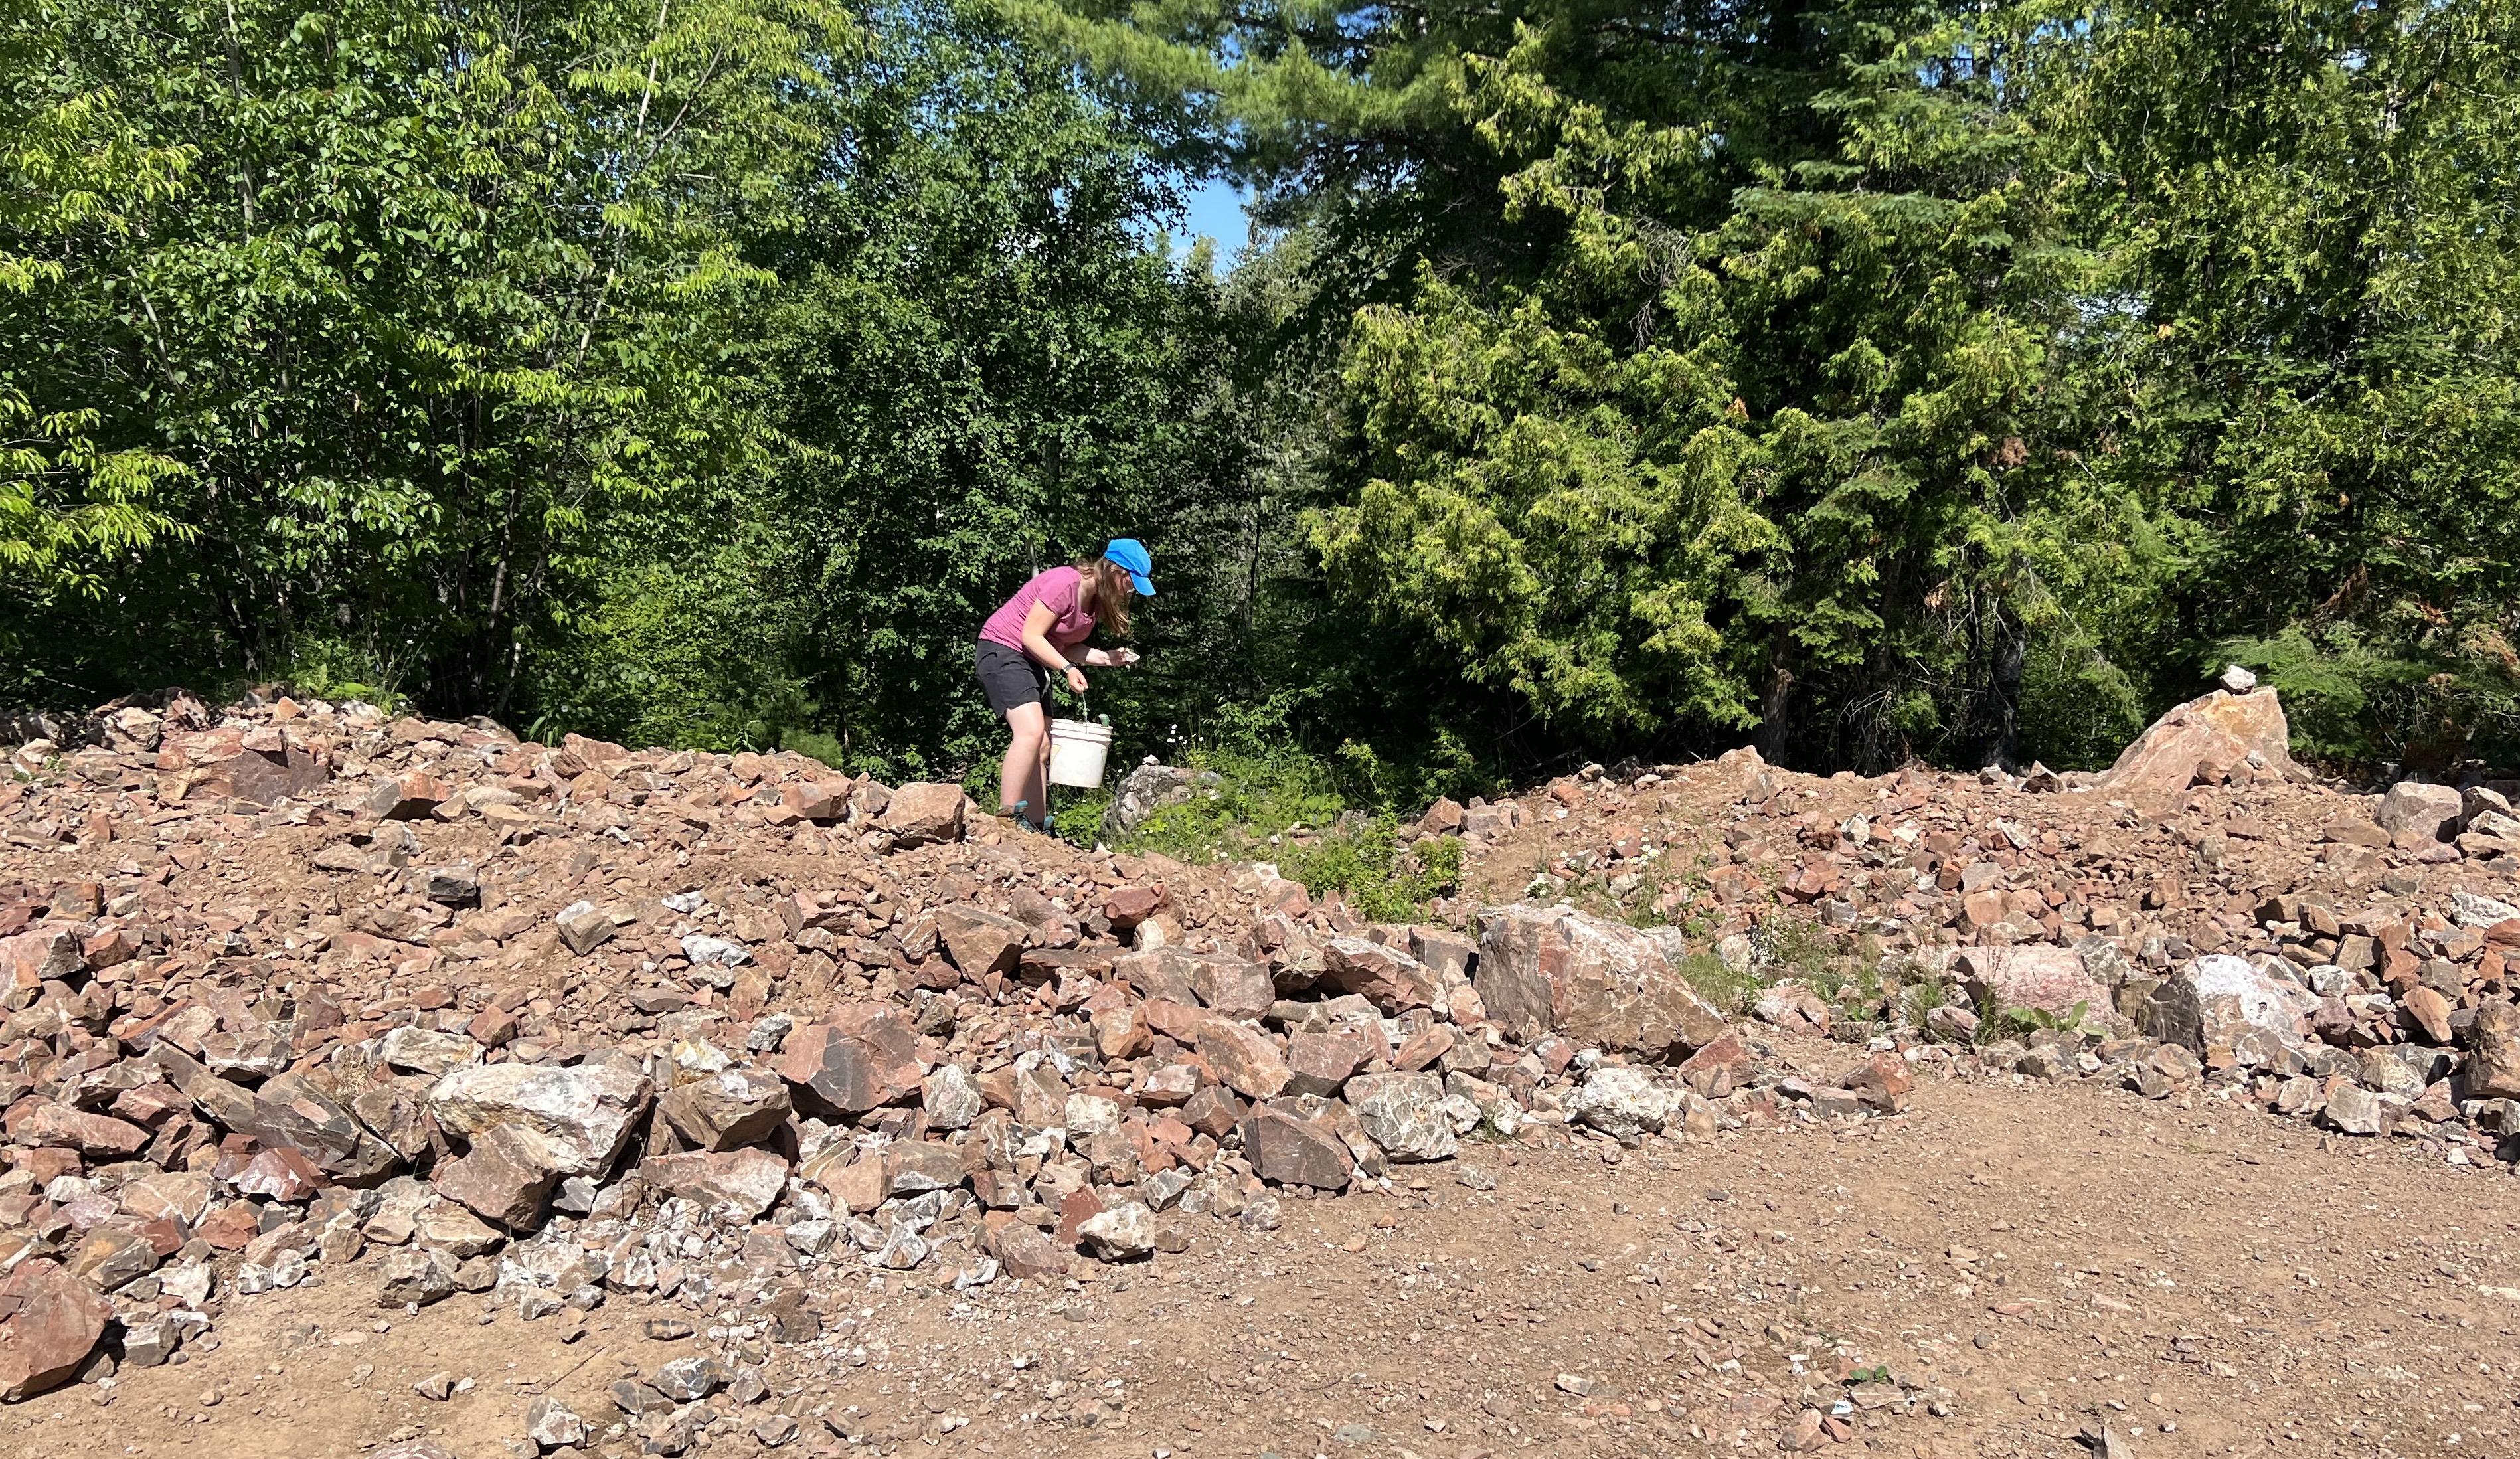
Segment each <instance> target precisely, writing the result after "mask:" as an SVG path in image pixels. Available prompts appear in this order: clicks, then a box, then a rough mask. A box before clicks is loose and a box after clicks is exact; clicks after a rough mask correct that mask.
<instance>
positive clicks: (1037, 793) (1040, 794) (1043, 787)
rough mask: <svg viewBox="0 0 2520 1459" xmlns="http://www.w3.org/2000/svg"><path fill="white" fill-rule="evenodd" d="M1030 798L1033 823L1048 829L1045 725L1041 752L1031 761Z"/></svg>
mask: <svg viewBox="0 0 2520 1459" xmlns="http://www.w3.org/2000/svg"><path fill="white" fill-rule="evenodd" d="M1032 798H1033V800H1032V803H1033V812H1032V821H1033V824H1034V825H1036V826H1039V827H1041V828H1042V829H1043V830H1045V831H1047V830H1049V829H1050V734H1049V731H1048V729H1047V728H1046V727H1045V729H1044V731H1043V733H1042V737H1041V753H1040V754H1039V755H1038V756H1036V757H1035V758H1034V761H1033V767H1032Z"/></svg>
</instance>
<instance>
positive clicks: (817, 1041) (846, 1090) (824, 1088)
mask: <svg viewBox="0 0 2520 1459" xmlns="http://www.w3.org/2000/svg"><path fill="white" fill-rule="evenodd" d="M773 1068H774V1070H775V1071H776V1072H777V1073H778V1075H779V1076H780V1077H781V1078H783V1079H786V1080H787V1082H788V1083H789V1084H790V1085H792V1086H794V1088H795V1091H796V1103H797V1104H798V1106H799V1107H800V1108H803V1109H805V1110H807V1111H808V1112H809V1113H824V1112H828V1113H832V1114H838V1115H845V1116H852V1117H854V1116H858V1115H863V1114H865V1113H866V1112H867V1111H869V1110H875V1109H880V1108H882V1107H883V1106H885V1105H889V1104H898V1103H900V1102H901V1101H903V1100H906V1099H913V1098H916V1097H917V1096H918V1095H919V1094H920V1093H921V1091H922V1087H923V1086H922V1082H921V1071H920V1068H919V1035H918V1033H917V1032H916V1031H915V1030H913V1029H912V1027H911V1026H910V1022H909V1020H907V1019H904V1018H903V1017H902V1016H901V1014H900V1013H899V1012H898V1011H896V1010H894V1009H892V1008H890V1007H887V1006H883V1005H879V1004H858V1005H852V1006H850V1007H846V1008H843V1009H840V1010H839V1011H838V1012H836V1013H834V1014H833V1015H832V1019H831V1022H829V1023H825V1024H808V1025H806V1026H804V1027H801V1028H798V1029H795V1030H794V1031H792V1032H790V1033H789V1034H788V1035H787V1041H786V1043H784V1044H783V1045H782V1046H781V1052H780V1056H779V1062H778V1063H777V1064H776V1065H775V1066H773Z"/></svg>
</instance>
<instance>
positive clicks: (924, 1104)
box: [0, 698, 1913, 1452]
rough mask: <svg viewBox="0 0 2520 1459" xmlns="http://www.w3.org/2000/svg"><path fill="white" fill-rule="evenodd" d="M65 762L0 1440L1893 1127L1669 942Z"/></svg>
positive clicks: (106, 759)
mask: <svg viewBox="0 0 2520 1459" xmlns="http://www.w3.org/2000/svg"><path fill="white" fill-rule="evenodd" d="M98 723H99V724H100V725H101V729H100V730H99V736H100V743H97V744H93V745H89V746H84V747H80V748H77V749H74V750H70V751H67V752H64V751H62V750H61V748H60V747H59V746H47V745H42V744H30V745H28V746H26V747H24V748H22V749H21V750H20V751H19V752H17V754H16V755H15V756H14V758H13V764H14V765H15V767H16V768H17V770H18V771H19V773H20V776H21V777H22V778H20V779H18V780H16V781H13V782H12V783H10V784H8V785H7V786H6V787H5V788H0V826H5V828H6V829H5V832H0V835H5V840H6V851H5V856H0V970H5V973H6V976H7V979H8V981H7V983H6V987H7V997H6V1008H7V1012H8V1017H7V1022H6V1026H5V1027H0V1105H5V1114H0V1125H5V1128H6V1131H7V1134H8V1136H9V1141H10V1148H9V1151H8V1168H7V1170H6V1172H5V1173H0V1264H5V1266H6V1267H7V1268H8V1269H9V1270H10V1272H11V1278H10V1283H9V1285H8V1286H7V1287H6V1288H5V1289H0V1393H5V1394H6V1396H9V1397H19V1396H23V1395H24V1394H26V1393H29V1392H33V1391H40V1390H41V1389H43V1388H45V1387H48V1386H50V1385H54V1384H58V1383H61V1382H64V1381H67V1380H68V1379H70V1378H72V1377H79V1376H84V1377H87V1378H90V1379H101V1378H103V1377H105V1376H107V1375H110V1374H111V1373H112V1371H113V1369H114V1367H115V1366H116V1365H117V1364H130V1365H135V1366H148V1365H153V1364H157V1363H163V1362H170V1361H172V1362H181V1361H184V1360H185V1355H186V1345H187V1344H190V1343H192V1342H195V1341H197V1340H198V1339H200V1338H201V1337H202V1336H203V1335H204V1334H206V1333H208V1332H210V1331H211V1330H212V1328H213V1327H214V1325H215V1322H216V1317H217V1312H218V1309H219V1305H220V1303H221V1302H222V1301H224V1300H226V1299H231V1298H237V1297H251V1296H254V1295H256V1294H259V1293H263V1292H269V1291H276V1290H282V1289H288V1288H291V1287H293V1286H295V1285H297V1284H299V1283H301V1282H303V1281H305V1280H307V1278H308V1276H309V1275H310V1273H313V1272H316V1271H318V1270H330V1269H332V1268H335V1267H338V1266H342V1265H344V1264H346V1263H351V1262H357V1261H361V1260H362V1259H363V1258H364V1260H365V1268H364V1269H365V1270H367V1271H368V1272H369V1273H370V1277H369V1280H372V1281H373V1282H374V1283H375V1290H376V1292H377V1297H378V1300H379V1301H380V1303H382V1305H385V1306H388V1307H411V1306H418V1305H422V1304H427V1303H430V1302H434V1301H438V1300H440V1299H445V1298H447V1297H448V1296H450V1295H452V1294H454V1293H458V1292H467V1293H476V1294H477V1293H493V1292H495V1293H498V1294H500V1295H501V1299H502V1300H510V1299H512V1300H514V1301H515V1303H516V1304H517V1308H518V1310H519V1311H521V1312H522V1313H524V1314H525V1315H526V1316H528V1317H536V1318H540V1317H546V1316H548V1317H553V1318H555V1319H558V1320H562V1321H566V1320H569V1318H570V1316H571V1314H573V1313H581V1312H582V1311H583V1310H584V1309H587V1308H590V1307H593V1306H595V1305H597V1304H599V1303H601V1302H603V1301H605V1300H606V1299H607V1296H608V1295H611V1294H618V1293H623V1292H630V1293H638V1294H643V1295H646V1296H648V1297H650V1298H670V1297H677V1296H680V1297H682V1298H685V1299H697V1297H699V1296H704V1295H705V1294H706V1293H707V1291H708V1290H709V1287H710V1284H711V1283H712V1282H715V1281H718V1280H721V1279H723V1278H724V1277H725V1275H726V1274H727V1273H728V1272H729V1271H730V1270H741V1271H742V1272H748V1273H755V1274H758V1273H763V1272H787V1273H794V1272H796V1271H799V1270H803V1269H806V1268H810V1267H813V1266H815V1265H818V1264H827V1263H832V1262H840V1261H846V1262H851V1263H860V1264H865V1265H871V1266H875V1267H878V1268H882V1269H885V1270H891V1271H914V1270H915V1271H919V1272H921V1273H922V1277H923V1276H925V1275H928V1274H932V1275H933V1277H934V1279H935V1280H937V1281H939V1282H942V1283H947V1284H951V1285H956V1286H969V1285H975V1284H981V1283H987V1282H990V1281H994V1280H999V1279H1002V1278H1012V1279H1019V1280H1023V1279H1029V1280H1039V1279H1043V1278H1048V1277H1053V1276H1056V1275H1057V1274H1059V1273H1060V1272H1062V1271H1064V1270H1065V1269H1067V1267H1068V1265H1069V1263H1070V1262H1071V1261H1074V1260H1077V1259H1080V1258H1092V1259H1098V1260H1104V1261H1119V1260H1128V1259H1132V1258H1136V1257H1141V1256H1144V1255H1146V1254H1149V1253H1151V1252H1155V1251H1160V1250H1180V1249H1182V1247H1183V1245H1184V1244H1185V1243H1186V1242H1187V1240H1188V1235H1187V1230H1186V1228H1185V1226H1184V1222H1186V1221H1190V1220H1195V1219H1211V1220H1231V1221H1238V1222H1240V1223H1242V1224H1244V1225H1246V1226H1251V1227H1267V1226H1269V1225H1272V1224H1274V1223H1275V1222H1276V1221H1278V1220H1279V1219H1280V1218H1281V1215H1280V1211H1281V1203H1282V1202H1283V1201H1284V1200H1290V1199H1303V1198H1309V1197H1312V1196H1316V1195H1325V1194H1331V1193H1337V1192H1342V1191H1347V1190H1353V1189H1357V1188H1360V1187H1365V1186H1375V1185H1380V1184H1382V1183H1383V1182H1386V1181H1387V1180H1388V1179H1390V1177H1391V1174H1392V1172H1393V1170H1394V1169H1395V1167H1398V1166H1404V1165H1408V1164H1412V1163H1423V1162H1430V1161H1441V1160H1445V1159H1447V1158H1449V1157H1450V1156H1452V1155H1453V1154H1454V1153H1455V1152H1456V1150H1457V1149H1458V1148H1459V1146H1460V1143H1461V1142H1462V1141H1463V1140H1465V1139H1473V1138H1502V1137H1509V1136H1514V1135H1517V1134H1526V1133H1528V1132H1533V1131H1540V1132H1547V1133H1548V1134H1549V1135H1550V1136H1551V1137H1553V1138H1567V1137H1570V1136H1569V1132H1570V1131H1573V1132H1578V1133H1580V1134H1581V1135H1582V1136H1583V1137H1587V1138H1594V1139H1598V1140H1601V1141H1603V1142H1604V1144H1605V1147H1606V1148H1609V1149H1611V1150H1615V1148H1616V1147H1615V1144H1612V1143H1611V1142H1627V1143H1634V1142H1636V1141H1640V1140H1643V1139H1646V1138H1650V1137H1652V1136H1653V1135H1655V1134H1656V1133H1657V1132H1664V1133H1669V1134H1672V1135H1675V1136H1677V1135H1680V1134H1682V1133H1684V1132H1688V1131H1694V1132H1698V1133H1701V1134H1703V1133H1711V1132H1713V1131H1715V1130H1717V1129H1720V1128H1723V1127H1727V1126H1731V1125H1737V1124H1740V1123H1743V1122H1753V1121H1775V1120H1783V1119H1811V1118H1814V1117H1819V1116H1821V1115H1826V1114H1840V1115H1850V1116H1851V1115H1857V1114H1861V1113H1864V1112H1867V1111H1889V1110H1895V1109H1898V1108H1900V1107H1902V1106H1903V1104H1904V1103H1905V1101H1906V1099H1907V1097H1908V1092H1909V1090H1910V1089H1911V1088H1912V1087H1913V1081H1912V1079H1911V1077H1910V1075H1909V1071H1908V1068H1907V1065H1906V1063H1905V1062H1904V1061H1903V1060H1901V1059H1900V1058H1898V1057H1896V1056H1895V1055H1882V1056H1876V1057H1874V1058H1871V1059H1868V1060H1862V1061H1857V1062H1855V1063H1854V1067H1853V1068H1852V1070H1851V1071H1850V1072H1849V1073H1848V1075H1847V1077H1846V1078H1845V1080H1844V1081H1843V1086H1842V1087H1839V1088H1833V1089H1815V1088H1812V1087H1809V1086H1808V1085H1807V1084H1804V1083H1801V1082H1798V1081H1795V1080H1791V1079H1785V1078H1781V1077H1779V1076H1778V1074H1776V1073H1775V1072H1774V1071H1773V1070H1772V1068H1771V1066H1769V1065H1768V1064H1767V1063H1766V1062H1765V1061H1763V1059H1762V1051H1761V1048H1760V1046H1758V1045H1756V1044H1753V1043H1751V1042H1749V1041H1747V1040H1745V1039H1744V1038H1743V1037H1742V1036H1741V1035H1740V1034H1739V1033H1737V1032H1734V1031H1730V1030H1728V1029H1727V1027H1726V1026H1725V1020H1724V1017H1723V1015H1722V1013H1721V1012H1720V1011H1718V1010H1717V1009H1715V1008H1713V1007H1712V1006H1710V1005H1708V1004H1707V1003H1706V1002H1705V1001H1704V1000H1703V998H1701V997H1700V996H1699V995H1698V994H1697V993H1696V991H1695V990H1694V989H1693V988H1692V986H1691V985H1690V983H1689V982H1688V980H1687V979H1685V978H1684V977H1682V976H1681V972H1680V970H1679V969H1678V968H1677V967H1676V966H1675V964H1674V962H1673V956H1672V954H1673V945H1672V943H1671V942H1670V939H1669V938H1668V937H1667V936H1665V937H1657V936H1653V935H1646V934H1642V933H1638V932H1635V931H1633V930H1631V929H1628V928H1625V927H1622V926H1618V925H1615V924H1612V923H1608V922H1603V921H1600V920H1598V919H1595V918H1592V917H1588V916H1585V915H1582V914H1579V913H1575V912H1572V911H1570V910H1568V909H1566V908H1563V907H1547V906H1538V905H1526V904H1516V905H1507V906H1502V907H1496V908H1491V909H1488V910H1487V911H1485V912H1484V913H1483V914H1482V915H1481V916H1480V918H1479V919H1478V921H1477V924H1476V925H1475V927H1472V926H1463V927H1460V928H1453V927H1444V926H1431V925H1430V926H1418V927H1404V926H1390V925H1372V924H1368V923H1366V922H1363V921H1361V920H1359V919H1358V918H1356V917H1355V916H1354V915H1353V914H1352V913H1351V912H1350V911H1349V909H1348V908H1346V907H1345V906H1344V905H1342V904H1340V903H1338V902H1336V901H1334V900H1333V901H1331V902H1329V903H1328V904H1327V905H1323V906H1315V905H1314V904H1313V903H1312V901H1311V899H1310V898H1309V897H1308V896H1307V895H1306V893H1305V891H1304V889H1302V888H1300V887H1298V886H1295V885H1293V884H1290V883H1287V882H1284V881H1282V880H1280V879H1278V878H1276V877H1275V876H1274V875H1272V874H1269V873H1268V872H1267V871H1266V870H1265V869H1262V868H1250V867H1244V868H1236V869H1207V868H1190V867H1183V866H1179V865H1175V864H1171V863H1164V862H1160V861H1158V860H1155V859H1153V858H1149V859H1148V860H1144V861H1141V860H1136V859H1133V858H1128V857H1113V856H1108V855H1102V854H1087V853H1084V852H1081V851H1079V850H1076V849H1075V848H1073V847H1070V846H1067V845H1065V844H1064V843H1057V842H1054V841H1051V840H1049V839H1047V838H1042V837H1037V836H1033V835H1030V834H1027V833H1022V832H1017V831H1013V830H1012V829H1008V828H1005V827H1003V826H1002V825H1001V823H996V822H992V821H989V820H987V819H985V818H983V817H979V816H977V815H975V814H974V813H973V811H972V810H971V808H970V807H969V806H968V804H967V802H966V800H965V798H964V796H963V793H962V792H961V791H960V789H959V788H957V787H954V786H950V785H912V786H903V787H898V788H891V787H885V786H882V785H880V784H877V783H875V782H873V781H871V780H868V779H865V778H851V777H846V776H839V775H835V774H833V773H832V772H831V771H829V770H827V769H825V768H824V767H823V766H821V765H819V764H817V763H816V762H813V761H810V760H807V759H804V758H801V757H799V756H795V755H787V754H782V755H754V754H739V755H733V756H726V755H706V754H695V753H692V752H658V751H651V752H630V751H628V750H625V749H623V748H622V747H619V746H614V745H607V744H603V743H599V742H594V741H589V740H584V739H579V738H576V737H571V738H570V739H568V740H567V741H566V742H564V743H563V744H562V745H561V746H559V747H549V748H547V747H542V746H537V745H529V744H520V743H518V742H517V741H515V740H514V739H513V738H511V737H510V736H508V735H507V734H506V733H505V732H504V731H502V730H500V729H499V728H498V727H497V726H495V725H492V724H488V723H486V722H474V723H468V724H448V723H437V722H430V721H426V720H416V719H387V718H384V717H382V716H381V715H378V714H376V713H374V712H373V711H369V710H366V709H364V708H363V707H357V706H349V707H334V706H330V705H325V704H320V703H308V704H300V703H296V702H293V701H292V700H289V699H286V698H279V699H275V700H274V701H272V702H270V703H252V704H248V705H247V706H243V707H238V708H236V709H234V710H232V711H230V712H227V713H225V714H223V715H221V716H218V717H216V718H215V719H214V718H213V717H212V716H211V715H210V713H209V711H207V710H206V709H205V708H204V707H202V706H201V705H200V704H198V703H197V702H194V701H190V700H186V699H182V698H175V699H172V700H168V701H164V702H161V703H158V704H157V705H154V706H144V705H122V706H115V707H109V708H108V709H107V710H106V711H104V712H103V713H102V714H101V715H100V716H99V717H98ZM809 1319H810V1313H806V1314H803V1315H797V1316H795V1317H794V1319H793V1321H792V1322H791V1323H790V1324H789V1325H790V1326H791V1327H793V1328H794V1329H795V1330H796V1331H799V1332H802V1331H805V1330H807V1329H809V1328H811V1327H813V1325H814V1324H813V1323H812V1321H810V1320H809ZM694 1381H695V1382H697V1381H698V1380H697V1379H696V1380H694ZM652 1387H654V1388H656V1389H657V1390H658V1391H660V1392H663V1393H665V1395H666V1396H667V1397H673V1396H674V1394H673V1391H672V1390H671V1388H670V1386H669V1385H667V1384H666V1383H664V1382H662V1381H659V1382H657V1383H655V1384H653V1385H652ZM641 1401H642V1402H643V1403H644V1401H645V1400H644V1398H643V1399H642V1400H641ZM685 1401H687V1400H683V1399H676V1401H675V1403H674V1404H671V1405H668V1406H667V1407H666V1408H665V1409H662V1410H657V1411H656V1412H658V1413H662V1414H663V1415H664V1417H662V1418H660V1419H657V1420H656V1422H657V1424H658V1425H660V1426H661V1428H660V1432H659V1434H658V1435H657V1436H652V1438H653V1442H654V1443H656V1444H659V1445H663V1444H670V1443H671V1442H672V1441H673V1436H674V1434H675V1433H676V1432H678V1431H676V1430H675V1429H674V1425H675V1424H676V1423H677V1422H679V1421H678V1420H676V1419H675V1418H674V1417H673V1416H672V1415H673V1413H674V1412H675V1411H677V1409H678V1408H679V1406H680V1405H681V1404H682V1403H684V1402H685ZM625 1411H626V1410H625ZM638 1415H639V1416H640V1417H641V1418H642V1420H643V1421H645V1419H647V1418H651V1417H654V1415H653V1414H651V1413H650V1412H649V1411H648V1410H646V1409H644V1408H643V1409H640V1410H638ZM576 1422H577V1419H576V1418H575V1416H574V1415H568V1414H565V1413H563V1412H560V1411H552V1412H546V1413H544V1414H542V1415H541V1416H540V1418H539V1419H537V1420H536V1427H537V1431H538V1432H537V1433H536V1435H535V1437H536V1439H537V1440H538V1441H546V1442H549V1443H565V1442H569V1441H571V1440H569V1439H567V1438H566V1437H565V1435H567V1434H568V1433H570V1432H572V1430H571V1426H572V1424H575V1423H576ZM545 1431H547V1432H545ZM765 1441H766V1440H765ZM655 1451H656V1452H674V1451H675V1450H674V1449H672V1448H671V1447H658V1448H656V1450H655Z"/></svg>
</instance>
